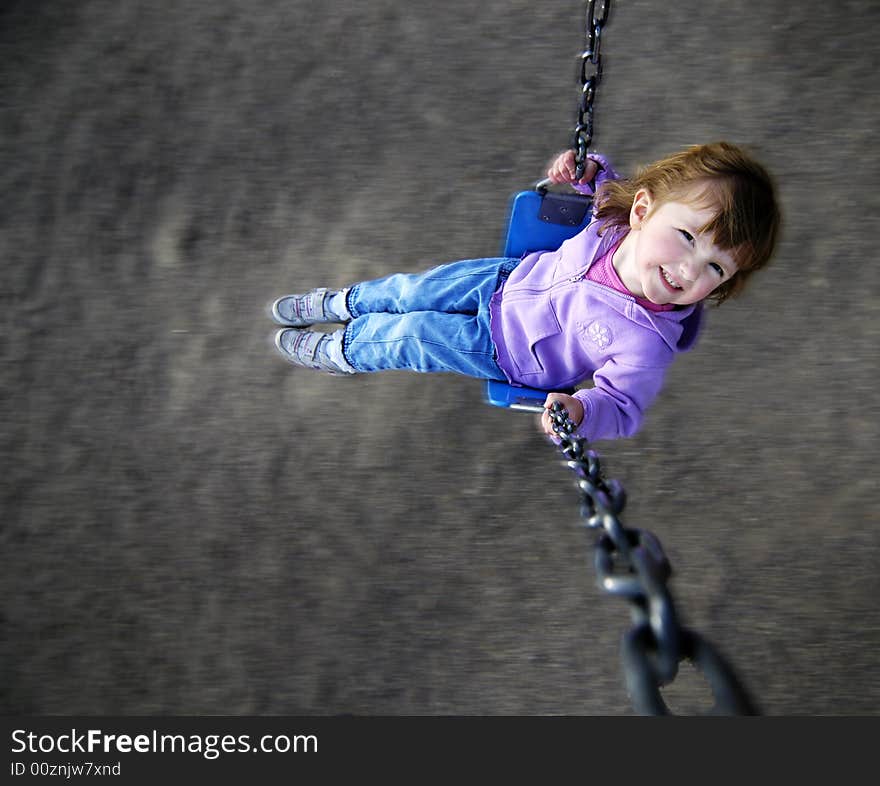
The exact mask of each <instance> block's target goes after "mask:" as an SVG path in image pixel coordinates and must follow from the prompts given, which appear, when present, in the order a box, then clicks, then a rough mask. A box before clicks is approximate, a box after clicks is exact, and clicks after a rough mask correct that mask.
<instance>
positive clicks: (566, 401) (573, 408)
mask: <svg viewBox="0 0 880 786" xmlns="http://www.w3.org/2000/svg"><path fill="white" fill-rule="evenodd" d="M554 401H558V402H559V403H560V404H562V406H563V407H565V411H566V412H567V413H568V416H569V417H570V418H571V419H572V421H573V422H574V424H575V425H576V426H579V425H580V424H581V421H582V420H583V419H584V405H583V404H581V402H580V401H578V400H577V399H576V398H575V397H574V396H569V395H567V394H565V393H550V394H548V396H547V398H546V399H545V400H544V412H542V413H541V428H542V429H544V433H545V434H547V435H548V436H550V437H555V436H558V435H557V434H556V432H555V431H554V430H553V421H552V420H551V418H550V407H552V406H553V402H554Z"/></svg>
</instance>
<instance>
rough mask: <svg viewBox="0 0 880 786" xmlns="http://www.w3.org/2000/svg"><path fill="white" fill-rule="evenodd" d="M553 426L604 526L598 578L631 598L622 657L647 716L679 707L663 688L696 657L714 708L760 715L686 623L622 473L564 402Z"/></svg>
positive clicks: (596, 524) (584, 506) (596, 523)
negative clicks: (610, 475)
mask: <svg viewBox="0 0 880 786" xmlns="http://www.w3.org/2000/svg"><path fill="white" fill-rule="evenodd" d="M550 418H551V420H552V423H553V425H552V428H553V431H554V432H555V434H556V435H557V436H558V437H559V439H560V445H559V449H560V450H561V451H562V454H563V456H564V457H565V459H566V462H565V463H566V465H567V466H568V467H569V469H571V470H572V471H573V472H574V473H575V475H576V476H577V478H578V480H577V486H578V489H579V490H580V495H581V508H580V514H581V517H582V518H583V519H584V522H585V526H586V527H587V528H588V529H590V530H593V531H595V532H597V533H598V538H597V540H596V543H595V546H596V555H595V567H596V573H597V574H598V584H599V587H600V588H601V589H603V590H604V591H605V592H607V593H609V594H611V595H619V596H621V597H624V598H626V599H627V600H628V601H629V603H630V609H631V612H632V619H633V622H634V624H633V627H632V628H631V629H630V630H629V631H628V632H627V633H626V634H625V635H624V637H623V642H622V644H621V659H622V662H623V671H624V677H625V680H626V685H627V690H628V692H629V695H630V699H631V700H632V703H633V708H634V709H635V710H636V712H637V713H639V714H641V715H669V714H671V712H670V710H669V708H668V707H667V706H666V703H665V702H664V701H663V698H662V696H661V695H660V688H661V687H662V686H663V685H667V684H669V683H670V682H672V681H673V680H674V679H675V677H676V675H677V674H678V664H679V663H680V662H681V661H682V660H684V659H688V660H690V661H691V662H692V663H693V665H694V666H695V667H696V669H697V670H698V671H699V672H700V673H701V674H702V675H703V676H704V677H705V678H706V681H707V682H708V684H709V687H710V688H711V690H712V695H713V698H714V699H715V705H714V707H713V708H712V710H711V714H717V715H757V714H758V712H757V710H756V708H755V706H754V705H753V703H752V702H751V700H750V699H749V696H748V695H747V693H746V691H745V689H744V688H743V687H742V685H740V683H739V681H738V680H737V678H736V675H735V674H734V673H733V670H732V669H731V667H730V666H729V665H728V664H727V663H726V662H725V660H724V659H723V658H722V657H721V655H720V654H719V653H718V651H717V650H716V649H715V648H714V647H713V646H712V645H711V644H710V643H709V642H708V641H706V640H705V639H704V638H702V637H701V636H700V635H699V634H698V633H696V632H694V631H691V630H688V629H686V628H682V627H680V626H679V624H678V617H677V615H676V612H675V607H674V605H673V602H672V597H671V595H670V593H669V590H668V588H667V586H666V582H667V581H668V580H669V577H670V575H671V574H672V567H671V566H670V564H669V561H668V560H667V559H666V555H665V554H664V553H663V547H662V546H661V545H660V541H659V540H658V539H657V538H656V536H655V535H653V534H652V533H650V532H648V531H646V530H641V529H628V528H626V527H624V526H623V525H622V524H621V523H620V520H619V519H618V515H619V514H620V513H621V512H622V511H623V508H624V505H625V504H626V492H625V491H624V489H623V487H622V486H621V485H620V483H618V482H617V481H616V480H611V481H605V480H604V479H603V477H602V469H601V466H600V463H599V456H598V455H597V454H596V453H595V452H594V451H592V450H588V449H587V447H586V440H583V439H579V438H577V437H572V436H571V433H572V431H573V430H574V423H573V422H572V421H571V419H570V418H569V417H568V414H567V413H566V411H565V408H564V407H563V406H562V404H561V403H560V402H558V401H557V402H555V403H554V404H553V406H552V407H551V409H550Z"/></svg>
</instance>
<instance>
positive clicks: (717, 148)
mask: <svg viewBox="0 0 880 786" xmlns="http://www.w3.org/2000/svg"><path fill="white" fill-rule="evenodd" d="M643 188H644V189H647V190H648V191H649V192H650V194H651V196H652V197H653V198H654V200H655V204H656V205H660V204H662V203H663V202H668V201H672V200H679V201H684V202H688V203H689V204H698V205H700V206H701V207H702V206H711V207H715V208H717V212H716V213H715V215H714V217H713V218H712V219H711V220H710V221H709V222H708V223H707V224H706V226H704V227H701V229H700V231H701V232H707V233H709V234H710V235H711V236H712V239H713V242H714V243H715V244H716V245H718V246H720V247H721V248H723V249H726V250H729V251H730V252H731V253H732V254H733V257H734V259H735V260H736V263H737V272H736V274H735V275H734V276H732V277H731V278H729V279H728V280H727V281H725V282H724V283H723V284H721V285H720V286H719V287H718V288H717V289H716V290H715V291H714V292H713V293H712V294H711V295H710V296H709V299H711V300H716V301H717V302H718V303H722V302H724V301H725V300H727V298H729V297H732V296H734V295H737V294H739V293H740V292H741V291H742V289H743V287H744V286H745V284H746V281H747V280H748V278H749V276H750V275H751V274H752V273H754V272H755V271H756V270H760V269H761V268H762V267H764V266H765V265H766V264H767V263H768V262H769V261H770V256H771V255H772V253H773V249H774V247H775V245H776V240H777V237H778V234H779V225H780V221H781V217H780V211H779V207H778V205H777V202H776V193H775V187H774V185H773V181H772V179H771V178H770V175H769V174H768V173H767V170H766V169H764V167H763V166H761V165H760V164H759V163H758V162H757V161H755V160H754V159H753V158H752V157H751V156H749V155H748V154H747V153H746V152H745V151H744V150H742V149H741V148H739V147H737V146H736V145H733V144H730V143H729V142H713V143H711V144H708V145H694V146H692V147H688V148H686V149H684V150H682V151H681V152H679V153H675V154H673V155H671V156H669V157H667V158H663V159H661V160H660V161H656V162H654V163H653V164H650V165H649V166H646V167H642V168H641V169H639V171H638V172H637V174H636V176H635V177H633V178H630V179H628V180H606V181H605V182H604V183H603V184H602V186H601V187H600V188H599V191H598V193H597V194H596V200H595V202H596V217H597V218H598V219H599V221H601V222H602V228H603V229H605V228H606V227H608V226H619V227H628V226H629V214H630V208H631V207H632V204H633V200H634V199H635V196H636V194H637V193H638V192H639V190H641V189H643Z"/></svg>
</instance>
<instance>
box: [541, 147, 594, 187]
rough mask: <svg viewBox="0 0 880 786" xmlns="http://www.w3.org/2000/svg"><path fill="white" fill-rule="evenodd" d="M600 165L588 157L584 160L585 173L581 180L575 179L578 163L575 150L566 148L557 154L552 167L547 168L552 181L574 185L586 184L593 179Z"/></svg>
mask: <svg viewBox="0 0 880 786" xmlns="http://www.w3.org/2000/svg"><path fill="white" fill-rule="evenodd" d="M598 169H599V165H598V164H597V163H596V162H595V161H593V160H592V159H591V158H588V159H587V160H586V161H585V162H584V174H583V177H581V179H580V180H575V174H576V165H575V163H574V150H566V151H565V152H564V153H560V154H559V155H558V156H556V158H555V160H554V161H553V163H552V164H550V168H549V169H548V170H547V177H548V178H549V180H550V181H551V182H552V183H571V184H572V185H575V184H577V185H581V186H585V185H587V184H588V183H591V182H592V181H593V178H594V177H596V172H597V171H598Z"/></svg>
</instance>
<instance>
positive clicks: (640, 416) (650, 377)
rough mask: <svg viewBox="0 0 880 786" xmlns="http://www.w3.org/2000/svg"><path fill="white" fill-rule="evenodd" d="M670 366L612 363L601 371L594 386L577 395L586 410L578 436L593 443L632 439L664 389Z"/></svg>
mask: <svg viewBox="0 0 880 786" xmlns="http://www.w3.org/2000/svg"><path fill="white" fill-rule="evenodd" d="M667 367H668V366H655V367H644V366H629V365H626V364H624V363H619V362H617V361H615V360H611V361H609V362H608V363H606V364H605V365H604V366H602V367H601V368H599V369H597V370H596V372H595V373H594V374H593V384H594V387H592V388H588V389H584V390H578V391H577V392H576V393H575V394H574V396H575V398H576V399H578V401H580V402H581V404H582V405H583V407H584V418H583V420H582V421H581V422H580V425H579V426H578V427H577V429H576V430H575V432H574V436H576V437H581V438H583V439H586V440H587V441H589V442H593V441H595V440H600V439H617V438H619V437H631V436H632V435H633V434H635V433H636V432H637V431H638V430H639V428H640V427H641V425H642V421H643V420H644V417H645V412H646V410H647V409H648V407H650V406H651V404H652V403H653V402H654V399H656V398H657V394H658V393H659V392H660V390H661V388H662V387H663V380H664V377H665V376H666V369H667Z"/></svg>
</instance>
